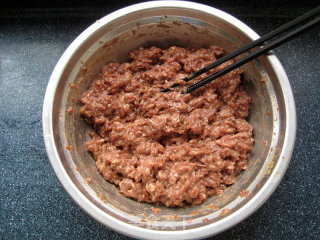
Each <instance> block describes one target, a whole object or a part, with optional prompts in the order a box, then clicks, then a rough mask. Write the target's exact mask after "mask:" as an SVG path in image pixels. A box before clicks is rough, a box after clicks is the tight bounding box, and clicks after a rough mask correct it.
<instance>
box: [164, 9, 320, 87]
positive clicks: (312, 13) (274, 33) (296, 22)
mask: <svg viewBox="0 0 320 240" xmlns="http://www.w3.org/2000/svg"><path fill="white" fill-rule="evenodd" d="M319 13H320V7H317V8H315V9H313V10H311V11H309V12H307V13H306V14H304V15H302V16H300V17H298V18H295V19H294V20H292V21H291V22H288V23H286V24H284V25H282V26H281V27H279V28H277V29H275V30H273V31H271V32H270V33H268V34H266V35H264V36H262V37H260V38H258V39H256V40H255V41H253V42H251V43H249V44H247V45H245V46H243V47H241V48H239V49H238V50H236V51H234V52H232V53H231V54H228V55H226V56H224V57H222V58H220V59H218V60H217V61H214V62H213V63H211V64H209V65H207V66H205V67H204V68H201V69H200V70H198V71H196V72H194V73H192V74H190V75H189V76H187V77H185V78H183V80H184V81H185V82H188V81H190V80H191V79H193V78H195V77H198V76H200V75H201V74H203V73H205V72H207V71H209V70H210V69H212V68H214V67H216V66H219V65H220V64H222V63H224V62H226V61H228V60H230V59H232V58H234V57H236V56H238V55H240V54H242V53H244V52H246V51H248V50H250V49H251V48H254V47H257V46H262V45H263V44H264V42H265V41H267V40H269V39H271V38H274V37H275V36H277V35H279V34H281V33H283V32H285V31H287V30H289V29H291V28H293V27H295V26H297V25H299V24H301V23H302V22H304V21H306V20H307V19H309V18H311V17H313V16H315V15H317V14H319ZM315 24H316V23H315ZM303 31H304V30H303ZM297 34H298V33H297ZM297 34H295V36H296V35H297ZM290 39H291V38H290ZM290 39H288V40H286V41H289V40H290ZM286 41H283V42H286ZM283 42H281V43H283ZM279 45H280V44H278V45H277V46H279ZM275 47H276V46H274V47H273V48H275ZM271 49H272V48H270V50H271ZM266 52H267V51H266ZM264 53H265V52H263V53H261V54H264ZM261 54H260V55H261ZM260 55H257V56H256V57H258V56H260ZM254 58H255V57H254ZM250 60H251V59H250ZM250 60H248V61H250ZM246 62H247V61H246ZM246 62H243V63H242V64H244V63H246ZM242 64H241V65H242ZM241 65H239V66H241ZM233 69H234V68H233ZM231 70H232V69H231ZM231 70H229V71H231ZM225 73H227V72H225ZM225 73H224V74H225ZM222 75H223V74H222ZM219 76H221V75H219ZM219 76H218V77H219ZM210 77H211V76H210ZM216 78H217V77H216ZM212 80H213V79H212ZM212 80H211V81H212ZM178 86H180V84H177V83H175V84H173V85H171V86H170V88H175V87H178ZM168 91H170V89H162V90H161V92H168Z"/></svg>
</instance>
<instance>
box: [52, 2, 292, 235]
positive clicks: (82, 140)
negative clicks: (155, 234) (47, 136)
mask: <svg viewBox="0 0 320 240" xmlns="http://www.w3.org/2000/svg"><path fill="white" fill-rule="evenodd" d="M96 24H100V25H101V26H100V28H98V29H97V30H95V31H94V32H93V33H92V34H91V35H90V36H88V37H86V39H85V41H84V42H83V43H82V44H81V46H80V47H79V48H78V49H76V50H75V52H74V54H73V55H72V57H71V58H70V59H69V61H68V63H67V65H66V67H65V68H64V70H63V72H62V75H61V79H60V82H59V84H58V87H57V91H56V94H55V98H54V107H53V112H52V115H53V131H54V133H55V135H54V138H55V143H56V147H57V149H58V153H59V157H60V159H61V162H62V164H63V166H64V168H65V169H66V171H67V173H68V175H69V177H70V179H71V181H72V182H73V184H75V185H76V186H77V188H78V189H79V190H80V191H81V192H82V194H83V195H84V196H85V197H86V198H87V199H88V200H89V201H90V202H91V203H93V204H94V205H96V206H97V207H99V208H100V209H101V210H102V211H104V212H105V213H106V214H108V215H111V216H113V217H115V218H116V219H118V220H120V221H123V222H126V223H131V224H135V225H137V226H140V227H143V228H152V229H158V230H159V229H160V230H163V231H165V230H173V229H174V230H179V229H192V228H196V227H199V226H202V225H205V224H208V223H213V222H216V221H219V220H220V219H222V218H224V217H226V216H227V215H228V214H232V213H233V212H236V211H238V210H239V209H241V207H242V206H244V205H245V204H247V203H248V201H250V200H252V199H253V198H254V197H255V196H256V194H257V193H258V192H259V191H260V189H261V188H262V187H263V185H264V183H265V182H266V181H267V180H268V178H269V176H270V174H271V173H272V171H273V169H274V166H275V165H276V164H277V162H278V161H280V160H279V153H280V151H281V149H282V146H283V136H284V131H285V129H286V128H285V125H284V124H285V121H284V119H285V117H286V115H285V109H284V100H283V96H282V92H281V90H279V89H281V88H280V85H279V79H278V78H277V75H276V73H275V71H274V69H273V68H272V65H271V63H270V60H269V59H268V58H267V57H260V58H259V59H258V60H254V61H252V62H250V63H248V64H246V65H244V66H243V67H242V68H243V69H244V70H245V76H244V87H245V89H246V90H247V92H248V94H249V95H250V96H251V98H252V104H251V109H250V116H249V122H250V123H251V125H252V126H253V127H254V138H255V144H254V150H253V152H252V153H251V155H250V158H249V160H248V168H247V170H246V171H244V172H242V173H241V174H240V175H239V176H238V177H237V181H236V183H235V184H233V185H232V186H230V187H228V189H227V190H226V191H225V192H224V193H223V194H222V195H220V196H215V197H211V198H209V199H208V200H207V201H206V202H205V203H203V204H202V205H199V206H187V207H183V208H166V207H159V206H157V207H158V208H160V209H161V213H154V212H152V210H151V207H152V206H153V205H151V204H147V203H139V202H137V201H135V200H132V199H128V198H125V197H123V196H122V195H121V194H119V193H118V190H117V188H116V187H115V186H114V185H113V184H111V183H109V182H107V181H105V180H104V178H103V176H102V175H101V174H100V173H99V172H98V171H97V168H96V166H95V161H94V159H93V157H92V155H91V154H89V153H88V151H87V147H86V141H88V140H89V139H90V137H89V136H88V132H89V131H92V129H91V127H90V126H89V125H88V124H87V123H86V122H85V121H84V120H83V119H82V118H81V117H80V115H79V109H80V106H81V104H80V102H79V99H80V98H81V96H82V95H83V93H84V92H85V91H86V90H87V89H88V88H89V87H90V85H91V83H92V82H93V81H94V80H95V79H96V77H97V76H98V74H99V73H100V71H101V68H102V66H104V65H105V64H106V63H108V62H113V61H117V62H118V61H120V62H121V61H124V60H125V57H126V55H127V54H128V52H129V51H130V50H132V49H137V48H139V47H149V46H158V47H161V48H167V47H169V46H172V45H178V46H184V47H187V46H193V47H207V46H209V45H211V44H213V45H217V46H220V47H223V48H224V49H226V51H227V52H232V51H233V50H235V49H237V48H238V47H240V46H242V45H244V44H246V43H248V42H250V41H251V40H252V39H250V37H249V36H248V35H247V34H246V33H244V32H243V31H242V30H241V29H238V28H237V26H234V25H232V24H230V22H229V21H226V20H223V19H221V18H220V17H217V16H212V15H209V14H206V13H203V12H200V11H196V10H190V9H178V8H173V7H172V8H170V7H167V8H165V7H163V8H156V9H149V10H148V11H136V12H132V13H130V14H127V15H125V16H122V17H119V18H117V19H115V20H113V21H111V22H109V23H108V24H105V22H101V23H99V21H98V22H97V23H96ZM68 108H72V109H73V112H72V114H67V113H66V110H67V109H68ZM280 119H281V121H280ZM66 146H72V149H69V150H68V149H67V147H66ZM87 178H90V179H91V180H92V182H91V183H88V181H87ZM242 190H248V191H249V192H248V193H249V194H248V195H247V196H245V197H244V196H240V192H241V191H242ZM214 206H217V207H218V208H215V207H214ZM223 209H230V210H231V211H224V212H223V213H225V212H226V213H227V214H226V215H222V214H221V212H222V210H223ZM204 219H206V220H205V221H204ZM168 223H170V224H168Z"/></svg>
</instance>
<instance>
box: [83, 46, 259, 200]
mask: <svg viewBox="0 0 320 240" xmlns="http://www.w3.org/2000/svg"><path fill="white" fill-rule="evenodd" d="M223 54H224V50H223V49H221V48H219V47H216V46H210V47H209V48H207V49H205V48H201V49H194V48H181V47H176V46H173V47H170V48H168V49H165V50H162V49H160V48H157V47H151V48H147V49H143V48H141V49H138V50H133V51H131V52H130V53H129V56H128V59H127V61H126V62H123V63H109V64H108V65H106V66H105V67H104V68H103V70H102V73H101V74H100V76H99V77H98V79H97V80H96V81H95V82H94V83H93V84H92V86H91V88H90V89H89V90H88V91H87V92H86V93H85V94H84V95H83V97H82V99H81V102H82V107H81V111H80V112H81V115H82V116H83V117H84V118H85V119H86V120H87V121H88V122H89V123H90V124H92V125H93V126H94V132H92V133H91V137H92V140H91V141H89V142H87V146H88V150H89V151H90V152H91V153H92V154H93V156H94V158H95V161H96V165H97V168H98V170H99V171H100V172H101V174H102V175H103V176H104V178H105V179H106V180H108V181H110V182H112V183H114V184H116V185H118V186H119V189H120V192H121V193H122V194H123V195H124V196H126V197H130V198H134V199H137V200H138V201H139V202H148V203H156V204H159V205H161V204H164V205H166V206H184V205H185V204H201V203H202V202H204V201H205V200H206V199H207V198H208V197H210V196H213V195H219V194H221V193H222V192H223V191H224V190H225V189H226V186H227V185H231V184H233V183H234V182H235V177H236V175H238V174H239V173H240V172H241V171H242V170H244V169H246V167H247V158H248V156H249V154H250V152H251V151H252V148H253V142H254V140H253V138H252V127H251V126H250V124H249V123H248V122H247V121H246V118H247V116H248V112H249V105H250V102H251V99H250V97H249V96H248V95H247V93H246V92H245V91H244V89H243V87H242V86H241V74H242V73H243V71H242V70H240V69H236V70H233V71H231V72H230V73H228V74H226V75H224V76H222V77H220V78H218V79H217V80H215V81H213V82H212V83H210V84H208V85H206V86H204V87H202V88H200V89H198V90H196V91H194V92H193V93H191V94H185V95H182V94H181V93H180V90H181V89H180V90H179V89H176V90H173V91H170V92H167V93H162V92H160V89H162V88H165V87H168V86H170V85H171V84H173V83H176V82H180V83H181V82H182V81H181V79H182V78H183V77H185V76H187V75H188V74H190V73H192V72H194V71H196V70H198V69H200V68H201V67H204V66H206V65H208V64H209V63H211V62H213V61H215V60H216V59H217V58H220V57H221V56H223ZM231 63H232V61H228V62H226V63H224V64H222V65H221V66H219V67H217V68H215V69H213V70H210V71H209V72H208V73H205V74H203V75H202V76H201V77H198V78H197V79H196V80H199V79H201V78H204V77H206V76H208V75H209V74H212V73H213V72H216V71H217V70H219V69H221V68H223V67H225V66H226V65H228V64H231Z"/></svg>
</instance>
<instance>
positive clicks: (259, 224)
mask: <svg viewBox="0 0 320 240" xmlns="http://www.w3.org/2000/svg"><path fill="white" fill-rule="evenodd" d="M18 2H19V1H18ZM22 2H23V4H24V5H21V6H22V7H23V8H19V4H18V3H17V2H15V4H13V5H10V1H5V3H2V6H6V7H4V8H2V9H1V10H0V239H67V238H68V239H128V238H127V237H125V236H123V235H120V234H118V233H116V232H114V231H112V230H109V229H107V228H105V227H104V226H103V225H101V224H99V223H97V222H96V221H95V220H93V219H92V218H91V217H89V216H88V215H87V214H86V213H84V212H83V211H82V210H81V209H80V208H79V207H78V206H77V205H76V204H75V203H74V202H73V200H72V199H71V198H70V197H69V195H68V194H67V193H66V192H65V190H64V189H63V188H62V186H61V184H60V183H59V181H58V179H57V178H56V176H55V174H54V172H53V170H52V168H51V165H50V163H49V160H48V158H47V155H46V151H45V147H44V143H43V138H42V126H41V114H42V104H43V98H44V94H45V90H46V86H47V83H48V80H49V77H50V75H51V72H52V70H53V68H54V66H55V64H56V63H57V61H58V59H59V57H60V56H61V55H62V53H63V52H64V50H65V49H66V48H67V47H68V45H69V44H70V43H71V42H72V41H73V39H74V38H75V37H76V36H77V35H79V34H80V33H81V32H82V31H83V30H84V29H85V28H86V27H87V26H89V25H90V24H92V23H93V22H94V21H95V20H97V19H99V18H100V17H102V16H104V15H106V14H107V13H109V12H111V11H113V10H115V9H117V8H119V7H122V6H126V5H128V4H129V3H128V2H121V1H119V2H118V3H116V1H115V4H112V3H113V2H109V3H105V5H103V4H102V3H101V4H100V5H95V6H98V7H101V8H87V7H89V4H87V5H83V6H82V5H81V6H82V7H81V8H77V9H74V8H63V10H62V8H61V4H62V2H63V1H57V3H59V4H60V5H54V4H51V5H50V6H49V7H47V8H46V7H41V1H34V2H33V5H30V6H29V5H26V4H27V3H26V2H28V1H20V3H22ZM42 2H43V1H42ZM49 2H50V1H49ZM81 2H83V1H81ZM106 2H107V1H106ZM207 2H208V1H207ZM249 2H251V4H247V3H246V4H244V3H240V2H239V3H237V4H236V5H234V4H231V3H232V1H230V0H226V1H217V2H216V4H213V3H210V5H212V6H214V7H217V8H220V9H222V10H224V11H226V12H228V13H231V14H232V15H234V16H235V17H237V18H239V19H241V20H242V21H244V22H245V23H246V24H248V25H249V26H250V27H252V28H253V29H254V30H256V31H257V32H258V33H259V34H263V33H266V32H268V31H270V30H272V29H274V28H275V27H277V26H279V25H281V24H283V23H285V22H287V21H289V20H290V19H292V18H294V17H296V16H298V15H300V14H302V13H303V12H305V11H308V10H310V9H311V8H312V7H314V5H315V3H312V1H309V2H308V1H304V2H302V3H300V2H299V1H293V4H289V3H292V1H290V2H289V1H281V4H280V3H279V4H278V5H272V4H269V5H266V6H264V5H263V4H262V3H261V2H259V3H257V2H258V1H257V2H255V1H249ZM279 2H280V1H279ZM271 3H273V4H276V1H271ZM5 4H8V5H5ZM79 6H80V5H79ZM110 6H112V7H110ZM230 6H232V7H230ZM67 7H68V6H67ZM319 49H320V28H319V26H318V27H317V28H315V29H313V30H312V31H310V32H308V33H306V34H304V35H303V36H300V37H298V38H296V39H295V40H293V41H291V42H289V43H287V44H286V45H283V46H281V47H279V48H278V49H276V50H275V53H276V55H277V56H278V57H279V59H280V61H281V62H282V64H283V66H284V68H285V70H286V72H287V74H288V77H289V80H290V83H291V87H292V89H293V93H294V97H295V102H296V107H297V117H298V128H297V139H296V145H295V150H294V152H293V156H292V159H291V162H290V165H289V168H288V170H287V172H286V174H285V176H284V178H283V180H282V181H281V183H280V185H279V187H278V188H277V189H276V191H275V192H274V193H273V195H272V196H271V197H270V198H269V199H268V201H267V202H266V203H265V204H264V205H263V206H262V207H261V208H260V209H259V210H258V211H256V212H255V213H254V214H253V215H251V216H250V217H249V218H248V219H246V220H245V221H243V222H242V223H240V224H238V225H237V226H235V227H233V228H232V229H230V230H228V231H226V232H224V233H222V234H220V235H218V236H217V237H213V239H320V238H319V236H320V171H319V169H320V167H319V166H320V165H319V163H320V162H319V156H320V50H319Z"/></svg>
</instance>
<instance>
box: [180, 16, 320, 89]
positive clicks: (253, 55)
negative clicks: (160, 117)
mask: <svg viewBox="0 0 320 240" xmlns="http://www.w3.org/2000/svg"><path fill="white" fill-rule="evenodd" d="M319 22H320V16H318V17H316V18H315V19H313V20H311V21H309V22H308V23H306V24H304V25H302V26H300V27H298V28H296V29H295V30H293V31H291V32H289V33H287V34H286V35H284V36H282V37H280V38H278V39H276V40H274V41H273V42H271V43H270V44H267V45H265V46H264V47H262V48H260V49H259V50H257V51H256V52H254V53H251V54H249V55H247V56H245V57H244V58H242V59H241V60H239V61H236V62H234V63H232V64H231V65H229V66H227V67H226V68H223V69H222V70H220V71H218V72H216V73H214V74H213V75H211V76H209V77H207V78H205V79H203V80H201V81H199V82H197V83H195V84H193V85H192V86H190V87H188V88H187V89H186V90H182V91H181V93H182V94H184V93H190V92H192V91H194V90H196V89H198V88H199V87H202V86H204V85H206V84H207V83H210V82H212V81H213V80H214V79H216V78H218V77H220V76H222V75H224V74H226V73H228V72H230V71H232V70H234V69H236V68H238V67H240V66H241V65H243V64H245V63H247V62H249V61H251V60H253V59H255V58H257V57H259V56H261V55H263V54H265V53H267V52H269V51H270V50H272V49H274V48H276V47H278V46H280V45H281V44H283V43H285V42H288V41H290V40H291V39H293V38H294V37H296V36H297V35H299V34H301V33H303V32H304V31H306V30H308V29H309V28H311V27H313V26H314V25H316V24H318V23H319Z"/></svg>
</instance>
